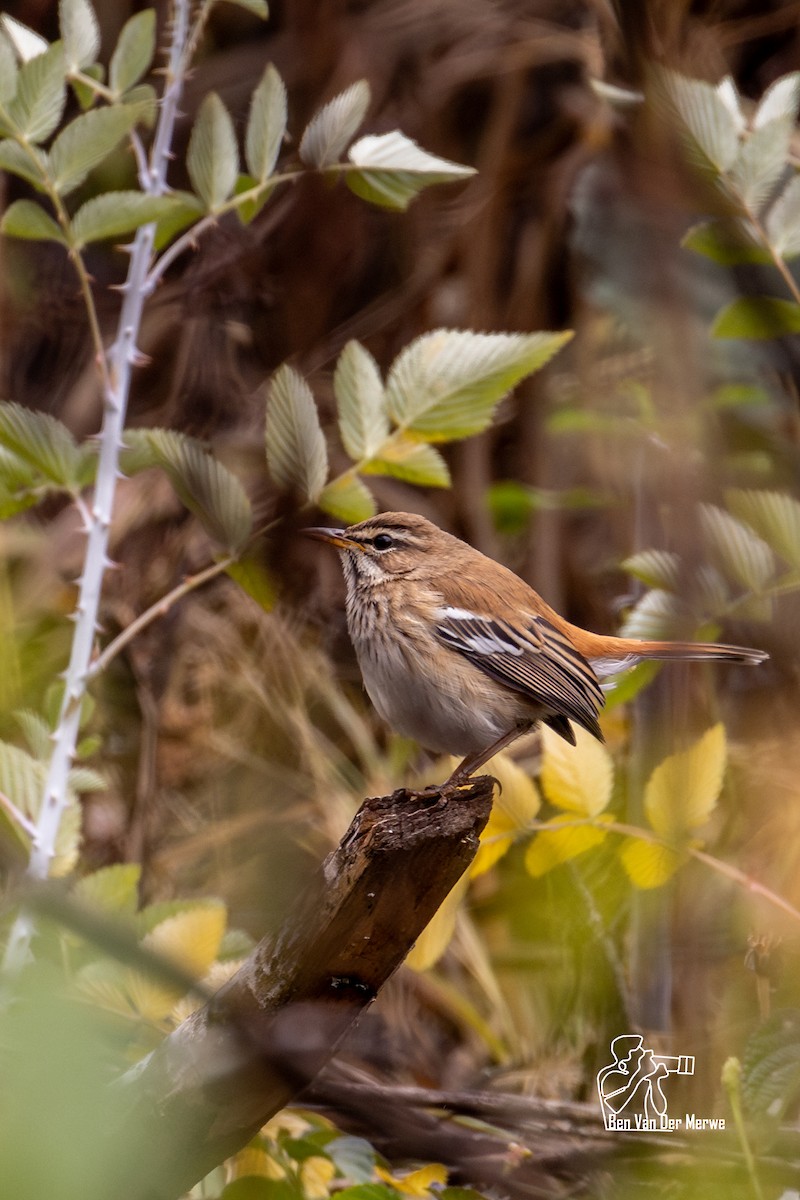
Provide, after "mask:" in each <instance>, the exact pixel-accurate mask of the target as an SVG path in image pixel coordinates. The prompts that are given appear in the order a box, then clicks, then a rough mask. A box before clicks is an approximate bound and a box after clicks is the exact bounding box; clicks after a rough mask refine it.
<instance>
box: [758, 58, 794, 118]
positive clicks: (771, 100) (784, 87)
mask: <svg viewBox="0 0 800 1200" xmlns="http://www.w3.org/2000/svg"><path fill="white" fill-rule="evenodd" d="M798 100H800V71H792V72H790V74H788V75H782V76H781V77H780V79H776V80H775V82H774V83H773V84H771V85H770V86H769V87H768V88H767V90H766V91H765V92H764V95H763V96H762V97H761V100H760V102H759V105H758V108H757V109H756V114H755V116H754V117H753V128H754V129H762V128H763V127H764V126H765V125H768V124H769V123H770V122H771V121H776V120H778V121H780V120H785V121H788V122H789V123H790V124H794V121H795V118H796V117H797V105H798Z"/></svg>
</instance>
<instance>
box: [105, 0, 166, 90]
mask: <svg viewBox="0 0 800 1200" xmlns="http://www.w3.org/2000/svg"><path fill="white" fill-rule="evenodd" d="M155 52H156V13H155V9H154V8H145V9H143V11H142V12H139V13H134V15H133V16H132V17H130V18H129V19H128V20H127V21H126V22H125V24H124V25H123V27H122V31H121V32H120V35H119V39H118V41H117V44H116V46H115V47H114V53H113V54H112V55H111V62H110V63H109V68H108V82H109V86H110V88H111V90H112V92H113V93H114V95H115V96H121V95H122V93H123V92H127V90H128V88H132V87H133V85H134V84H135V83H138V82H139V80H140V79H141V78H142V76H143V75H145V74H146V72H147V71H148V70H149V68H150V64H151V63H152V61H153V55H154V54H155Z"/></svg>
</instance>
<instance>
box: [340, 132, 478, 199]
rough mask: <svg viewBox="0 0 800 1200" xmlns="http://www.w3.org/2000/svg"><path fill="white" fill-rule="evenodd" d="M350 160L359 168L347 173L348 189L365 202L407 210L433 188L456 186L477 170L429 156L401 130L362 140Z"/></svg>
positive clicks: (350, 155)
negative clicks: (443, 184) (420, 195)
mask: <svg viewBox="0 0 800 1200" xmlns="http://www.w3.org/2000/svg"><path fill="white" fill-rule="evenodd" d="M347 157H348V159H349V160H350V162H351V163H353V165H354V166H355V167H357V168H358V170H356V171H348V172H347V175H346V182H347V186H348V187H349V188H350V190H351V191H352V192H355V194H356V195H357V196H360V197H361V198H362V199H363V200H369V201H371V203H373V204H378V205H380V206H381V207H383V208H394V209H399V210H403V209H406V208H408V206H409V204H410V203H411V201H412V200H413V199H414V197H415V196H416V195H418V194H419V193H420V192H421V191H422V190H423V189H424V188H426V187H430V186H431V184H434V183H452V182H454V181H455V180H457V179H467V178H468V177H469V176H470V175H474V174H475V169H474V167H465V166H463V165H462V164H461V163H454V162H450V161H449V159H446V158H438V157H437V156H436V155H434V154H428V152H427V151H426V150H422V149H421V148H420V147H419V146H418V145H417V143H416V142H413V141H412V140H411V138H407V137H406V136H405V134H402V133H401V132H400V131H399V129H395V130H394V131H393V132H392V133H384V134H380V135H378V136H369V137H364V138H360V139H359V141H357V142H355V143H354V144H353V145H352V146H351V147H350V149H349V150H348V152H347Z"/></svg>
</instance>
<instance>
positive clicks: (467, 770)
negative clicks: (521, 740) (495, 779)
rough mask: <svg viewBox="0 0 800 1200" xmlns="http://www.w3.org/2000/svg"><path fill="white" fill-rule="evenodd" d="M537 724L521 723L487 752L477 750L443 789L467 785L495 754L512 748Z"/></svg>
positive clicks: (460, 766) (488, 747)
mask: <svg viewBox="0 0 800 1200" xmlns="http://www.w3.org/2000/svg"><path fill="white" fill-rule="evenodd" d="M534 724H535V721H519V722H518V723H517V724H516V725H515V726H514V728H513V729H509V730H508V732H507V733H504V734H503V736H502V737H499V738H498V739H497V741H495V742H492V744H491V746H487V747H486V749H485V750H477V751H476V752H475V753H474V754H468V755H467V757H466V758H464V759H462V761H461V762H460V763H459V764H458V766H457V767H456V769H455V771H453V774H452V775H451V776H450V778H449V779H448V780H446V781H445V783H444V784H443V785H442V786H443V787H451V786H454V785H455V786H457V785H458V784H461V783H466V781H467V780H468V779H469V777H470V775H474V774H475V772H476V771H477V770H478V768H479V767H482V766H483V764H484V763H487V762H488V761H489V759H490V758H494V756H495V754H499V753H500V751H501V750H505V748H506V746H510V745H511V743H512V742H515V741H516V740H517V738H518V737H522V735H523V733H527V732H528V730H529V729H530V728H531V727H532V726H533V725H534Z"/></svg>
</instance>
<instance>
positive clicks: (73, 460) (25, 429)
mask: <svg viewBox="0 0 800 1200" xmlns="http://www.w3.org/2000/svg"><path fill="white" fill-rule="evenodd" d="M19 203H21V201H20V202H19ZM0 445H3V446H5V447H7V448H8V449H9V450H11V451H13V453H14V454H16V455H18V456H19V457H20V458H21V459H23V461H24V462H27V463H29V464H30V466H32V467H34V468H35V469H36V470H37V471H40V472H41V474H42V475H44V477H45V478H46V479H48V480H50V482H51V483H54V484H56V485H57V486H59V487H63V488H67V489H72V488H74V487H75V485H76V483H77V481H78V476H79V473H80V469H81V452H80V449H79V448H78V446H77V444H76V442H75V439H74V438H73V436H72V434H71V433H70V432H69V430H68V429H67V427H66V425H62V424H61V422H60V421H57V420H56V419H55V417H51V416H49V415H48V414H47V413H42V412H34V411H33V410H32V409H29V408H23V407H22V405H21V404H12V403H7V402H5V403H2V404H0Z"/></svg>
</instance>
